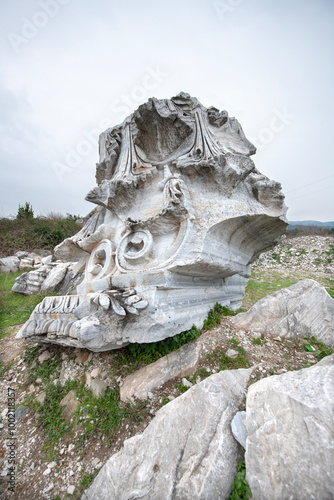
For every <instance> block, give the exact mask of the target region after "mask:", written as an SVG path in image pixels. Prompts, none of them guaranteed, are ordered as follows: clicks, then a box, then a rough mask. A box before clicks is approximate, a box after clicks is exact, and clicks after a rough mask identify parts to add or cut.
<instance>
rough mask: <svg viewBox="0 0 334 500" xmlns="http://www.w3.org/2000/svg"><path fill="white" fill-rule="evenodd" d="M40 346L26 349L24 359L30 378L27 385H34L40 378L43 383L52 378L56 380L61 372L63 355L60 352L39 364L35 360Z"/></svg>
mask: <svg viewBox="0 0 334 500" xmlns="http://www.w3.org/2000/svg"><path fill="white" fill-rule="evenodd" d="M38 352H39V346H36V347H30V348H28V349H26V351H25V353H24V355H23V359H24V361H25V362H26V364H27V365H28V366H29V376H28V380H27V383H28V384H34V383H35V382H36V380H37V379H38V378H39V379H41V380H42V381H43V382H48V381H49V380H50V379H51V378H53V379H55V378H57V377H58V376H59V374H60V370H61V363H62V361H61V354H60V351H58V352H57V353H56V354H55V355H54V357H53V358H51V359H48V360H47V361H44V362H43V363H37V362H36V361H35V360H36V358H37V357H38Z"/></svg>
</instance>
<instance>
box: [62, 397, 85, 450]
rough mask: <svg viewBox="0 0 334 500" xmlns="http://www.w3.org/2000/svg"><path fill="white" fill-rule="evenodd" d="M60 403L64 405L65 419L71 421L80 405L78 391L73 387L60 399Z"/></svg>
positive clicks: (63, 413)
mask: <svg viewBox="0 0 334 500" xmlns="http://www.w3.org/2000/svg"><path fill="white" fill-rule="evenodd" d="M60 405H61V406H63V407H64V409H63V411H62V415H63V417H64V419H65V421H66V422H67V423H70V421H71V418H72V417H73V415H74V414H75V412H76V411H77V410H78V408H79V406H80V404H79V401H78V400H77V397H76V393H75V391H74V390H73V389H72V390H71V391H70V392H69V393H68V394H67V395H66V396H65V397H64V398H63V399H62V400H61V401H60ZM73 446H74V445H73Z"/></svg>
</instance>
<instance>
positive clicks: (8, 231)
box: [0, 203, 80, 256]
mask: <svg viewBox="0 0 334 500" xmlns="http://www.w3.org/2000/svg"><path fill="white" fill-rule="evenodd" d="M77 219H79V217H78V216H73V215H71V214H67V216H66V218H65V217H63V216H62V215H60V214H58V215H57V214H52V213H51V214H49V216H48V217H34V212H33V208H32V206H31V205H30V203H26V204H25V205H23V206H21V205H20V206H19V209H18V213H17V216H16V218H1V219H0V256H7V255H13V254H14V253H15V252H17V251H18V250H24V251H32V250H36V249H43V248H45V249H50V248H53V247H54V246H56V245H58V244H59V243H61V242H62V241H63V240H64V239H65V238H69V237H70V236H73V234H75V233H77V232H78V231H79V230H80V226H79V225H78V224H77V222H76V221H77Z"/></svg>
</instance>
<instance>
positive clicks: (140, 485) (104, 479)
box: [82, 369, 251, 500]
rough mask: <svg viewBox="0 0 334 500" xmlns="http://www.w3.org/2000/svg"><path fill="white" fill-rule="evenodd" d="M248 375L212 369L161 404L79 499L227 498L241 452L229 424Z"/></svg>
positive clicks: (249, 372) (246, 372)
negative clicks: (201, 378) (184, 391)
mask: <svg viewBox="0 0 334 500" xmlns="http://www.w3.org/2000/svg"><path fill="white" fill-rule="evenodd" d="M250 374H251V370H244V369H242V370H232V371H223V372H220V373H217V374H214V375H212V376H211V377H208V378H207V379H206V380H204V381H203V382H201V383H200V384H197V385H195V386H193V387H192V388H191V389H189V390H188V391H187V392H186V393H184V394H183V395H182V396H180V397H179V398H177V399H175V400H173V401H171V402H170V403H169V404H168V405H166V406H164V407H163V408H161V409H160V410H159V411H158V412H157V414H156V416H155V418H154V420H153V421H152V422H151V423H150V424H149V426H148V427H147V428H146V429H145V431H144V432H143V433H142V434H139V435H136V436H133V437H132V438H130V439H128V440H126V441H125V443H124V447H123V449H122V450H121V451H120V452H118V453H116V454H115V455H113V456H112V457H111V458H110V459H109V460H108V461H107V462H106V464H105V465H104V467H102V469H101V471H100V473H99V474H98V476H97V477H96V479H95V480H94V482H93V484H92V485H91V487H90V488H89V489H88V490H87V491H86V492H85V493H84V495H83V497H82V499H83V500H93V499H94V500H107V499H108V500H112V499H115V500H116V499H117V500H125V499H130V498H141V499H147V500H148V499H150V500H153V499H164V500H172V499H191V500H197V499H218V498H222V499H227V498H228V496H229V494H230V490H231V485H232V483H233V480H234V477H235V474H236V471H237V466H238V462H239V461H240V460H241V457H242V453H241V448H240V446H239V444H238V443H237V442H236V440H235V439H234V438H233V436H232V433H231V429H230V425H231V420H232V418H233V416H234V415H235V413H236V412H237V410H238V407H239V405H240V403H241V402H242V400H243V398H244V394H245V390H246V387H247V383H248V380H249V377H250Z"/></svg>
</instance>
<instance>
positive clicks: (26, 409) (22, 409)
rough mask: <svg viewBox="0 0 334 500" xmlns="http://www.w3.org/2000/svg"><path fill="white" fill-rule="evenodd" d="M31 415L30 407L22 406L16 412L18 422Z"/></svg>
mask: <svg viewBox="0 0 334 500" xmlns="http://www.w3.org/2000/svg"><path fill="white" fill-rule="evenodd" d="M29 413H30V408H29V407H28V406H24V405H21V406H19V407H18V408H17V409H16V411H15V420H16V421H17V422H18V421H19V420H22V419H23V418H25V417H26V416H27V415H29Z"/></svg>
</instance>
